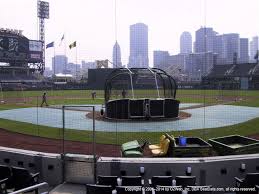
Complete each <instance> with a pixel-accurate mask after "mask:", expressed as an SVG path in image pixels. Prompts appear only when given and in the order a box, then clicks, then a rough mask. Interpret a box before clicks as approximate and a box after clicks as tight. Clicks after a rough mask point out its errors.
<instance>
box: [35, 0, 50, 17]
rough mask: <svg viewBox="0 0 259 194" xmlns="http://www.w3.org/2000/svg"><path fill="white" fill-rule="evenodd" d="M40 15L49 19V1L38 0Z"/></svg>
mask: <svg viewBox="0 0 259 194" xmlns="http://www.w3.org/2000/svg"><path fill="white" fill-rule="evenodd" d="M38 17H39V18H41V19H49V2H45V1H38Z"/></svg>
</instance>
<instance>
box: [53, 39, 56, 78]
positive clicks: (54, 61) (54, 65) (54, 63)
mask: <svg viewBox="0 0 259 194" xmlns="http://www.w3.org/2000/svg"><path fill="white" fill-rule="evenodd" d="M55 58H56V50H55V43H54V56H53V67H54V71H53V72H54V75H56V60H55Z"/></svg>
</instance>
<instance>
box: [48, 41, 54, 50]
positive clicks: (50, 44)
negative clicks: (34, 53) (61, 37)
mask: <svg viewBox="0 0 259 194" xmlns="http://www.w3.org/2000/svg"><path fill="white" fill-rule="evenodd" d="M50 47H54V42H51V43H49V44H47V45H46V49H47V48H50Z"/></svg>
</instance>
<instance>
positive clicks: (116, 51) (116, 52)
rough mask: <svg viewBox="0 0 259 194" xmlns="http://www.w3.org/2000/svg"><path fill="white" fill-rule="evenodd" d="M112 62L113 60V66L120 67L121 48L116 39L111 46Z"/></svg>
mask: <svg viewBox="0 0 259 194" xmlns="http://www.w3.org/2000/svg"><path fill="white" fill-rule="evenodd" d="M112 60H113V61H112V62H113V68H120V67H122V63H121V48H120V45H119V44H118V42H117V41H116V42H115V44H114V46H113V52H112Z"/></svg>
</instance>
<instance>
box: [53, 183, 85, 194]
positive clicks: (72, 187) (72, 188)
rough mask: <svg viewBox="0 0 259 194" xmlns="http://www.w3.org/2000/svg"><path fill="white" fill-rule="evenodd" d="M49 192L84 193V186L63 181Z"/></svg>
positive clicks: (56, 193)
mask: <svg viewBox="0 0 259 194" xmlns="http://www.w3.org/2000/svg"><path fill="white" fill-rule="evenodd" d="M50 194H86V186H85V185H79V184H69V183H64V184H62V185H58V186H57V187H56V188H54V189H53V190H52V191H50Z"/></svg>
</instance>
